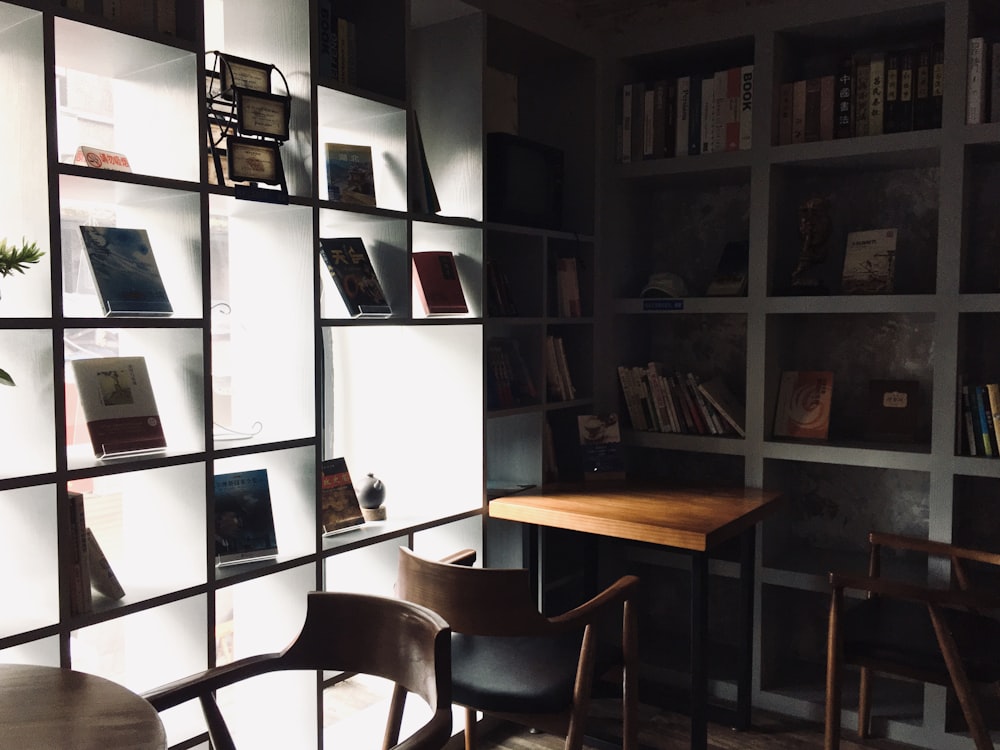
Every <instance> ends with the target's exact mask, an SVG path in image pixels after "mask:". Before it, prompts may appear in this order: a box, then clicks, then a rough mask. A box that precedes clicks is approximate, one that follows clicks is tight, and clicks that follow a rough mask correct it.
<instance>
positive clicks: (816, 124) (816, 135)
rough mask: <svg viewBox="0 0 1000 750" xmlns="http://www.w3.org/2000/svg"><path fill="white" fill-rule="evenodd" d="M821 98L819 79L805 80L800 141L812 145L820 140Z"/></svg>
mask: <svg viewBox="0 0 1000 750" xmlns="http://www.w3.org/2000/svg"><path fill="white" fill-rule="evenodd" d="M821 97H822V87H821V83H820V79H819V77H813V78H807V79H806V82H805V103H804V105H803V106H804V108H803V115H802V140H803V141H805V142H806V143H813V142H815V141H818V140H820V127H821V126H820V118H821V116H822V101H821Z"/></svg>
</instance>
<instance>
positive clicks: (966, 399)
mask: <svg viewBox="0 0 1000 750" xmlns="http://www.w3.org/2000/svg"><path fill="white" fill-rule="evenodd" d="M960 405H961V411H962V419H961V423H962V425H963V426H964V427H965V432H964V440H961V438H962V437H963V436H962V435H961V434H960V442H961V444H960V445H959V452H960V453H962V454H964V455H967V456H984V457H986V458H997V457H998V456H1000V384H998V383H983V384H972V385H970V384H963V385H962V386H961V395H960Z"/></svg>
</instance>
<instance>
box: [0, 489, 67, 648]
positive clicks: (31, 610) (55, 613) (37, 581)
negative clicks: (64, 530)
mask: <svg viewBox="0 0 1000 750" xmlns="http://www.w3.org/2000/svg"><path fill="white" fill-rule="evenodd" d="M0 527H2V528H3V529H4V539H5V541H4V544H3V545H2V547H0V564H2V565H3V566H4V569H5V570H7V571H10V574H9V575H5V576H4V577H3V579H2V584H0V595H2V596H3V597H4V598H5V600H6V601H9V602H17V606H16V607H13V606H11V607H8V608H7V609H6V612H5V614H4V617H3V620H2V621H0V638H3V637H6V636H11V635H16V634H18V633H22V632H25V631H29V630H35V629H37V628H43V627H46V626H51V625H53V624H55V623H57V622H59V585H58V581H59V565H58V560H59V547H58V539H57V535H56V527H57V523H56V493H55V487H53V486H52V485H39V486H35V487H25V488H23V489H15V490H7V491H5V492H0Z"/></svg>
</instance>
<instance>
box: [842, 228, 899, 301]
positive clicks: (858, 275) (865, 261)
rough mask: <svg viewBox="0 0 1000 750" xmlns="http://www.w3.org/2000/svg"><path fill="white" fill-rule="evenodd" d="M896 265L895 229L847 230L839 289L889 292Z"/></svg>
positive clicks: (845, 290)
mask: <svg viewBox="0 0 1000 750" xmlns="http://www.w3.org/2000/svg"><path fill="white" fill-rule="evenodd" d="M895 267H896V230H895V229H869V230H866V231H863V232H849V233H848V235H847V250H846V252H845V253H844V272H843V275H842V276H841V282H840V291H841V292H842V293H843V294H892V291H893V281H894V276H895Z"/></svg>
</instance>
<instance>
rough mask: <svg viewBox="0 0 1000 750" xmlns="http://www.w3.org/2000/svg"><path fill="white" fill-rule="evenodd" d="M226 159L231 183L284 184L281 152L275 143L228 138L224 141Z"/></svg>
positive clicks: (235, 137) (252, 139)
mask: <svg viewBox="0 0 1000 750" xmlns="http://www.w3.org/2000/svg"><path fill="white" fill-rule="evenodd" d="M226 159H227V162H228V167H229V170H228V171H229V179H230V180H232V181H233V182H263V183H264V184H267V185H284V184H285V175H284V170H283V168H282V165H281V150H280V148H279V145H278V144H277V143H276V142H273V141H260V140H256V139H254V138H241V137H239V136H230V137H229V138H227V139H226Z"/></svg>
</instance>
